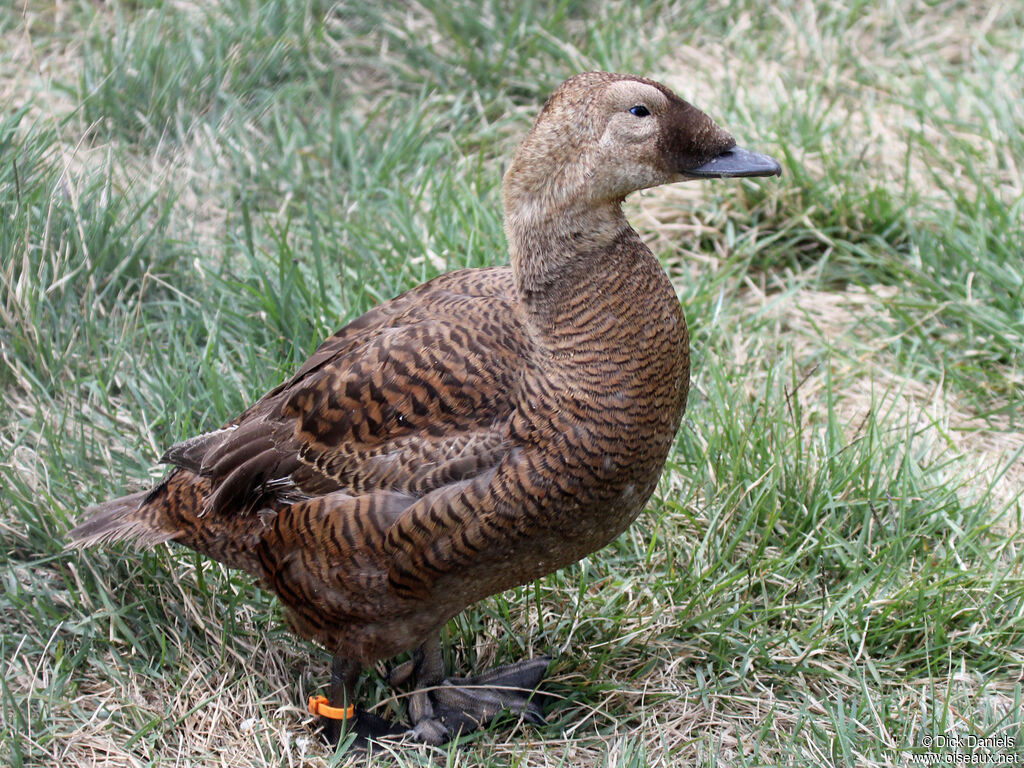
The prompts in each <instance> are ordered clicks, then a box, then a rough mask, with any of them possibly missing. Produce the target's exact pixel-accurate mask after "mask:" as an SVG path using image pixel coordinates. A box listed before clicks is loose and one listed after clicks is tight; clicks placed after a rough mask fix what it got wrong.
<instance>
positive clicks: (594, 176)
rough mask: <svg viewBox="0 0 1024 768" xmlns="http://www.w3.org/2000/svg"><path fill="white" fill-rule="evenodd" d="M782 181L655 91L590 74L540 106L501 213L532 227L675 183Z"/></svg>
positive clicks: (642, 83)
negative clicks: (537, 220) (531, 221)
mask: <svg viewBox="0 0 1024 768" xmlns="http://www.w3.org/2000/svg"><path fill="white" fill-rule="evenodd" d="M780 173H781V168H780V167H779V164H778V163H777V162H776V161H775V160H773V159H772V158H770V157H768V156H766V155H761V154H758V153H756V152H750V151H748V150H745V149H742V148H740V147H737V146H736V141H735V140H734V139H733V138H732V136H730V135H729V134H728V133H727V132H726V131H725V130H723V129H722V128H720V127H718V126H717V125H716V124H715V122H714V121H713V120H712V119H711V118H709V117H708V116H707V115H705V114H704V113H703V112H701V111H700V110H699V109H697V108H696V107H693V106H691V105H690V104H688V103H687V102H685V101H683V100H682V99H680V98H679V97H678V96H676V95H675V94H674V93H672V91H670V90H669V89H668V88H666V87H665V86H663V85H661V84H660V83H656V82H654V81H653V80H647V79H644V78H640V77H633V76H631V75H616V74H611V73H608V72H586V73H584V74H581V75H576V76H575V77H572V78H569V79H568V80H566V81H565V82H564V83H562V84H561V85H560V86H559V87H558V89H557V90H556V91H555V92H554V93H553V94H552V95H551V97H550V98H549V99H548V101H547V103H546V104H545V105H544V108H543V109H542V110H541V112H540V114H539V115H538V117H537V120H536V121H535V122H534V124H533V128H532V129H531V130H530V132H529V134H528V135H527V137H526V138H525V139H524V140H523V143H522V144H521V145H520V147H519V150H518V151H517V153H516V156H515V159H514V160H513V162H512V165H511V166H509V169H508V171H507V172H506V174H505V181H504V189H503V197H504V203H505V211H506V214H509V213H516V214H519V215H523V216H525V217H526V218H534V216H533V215H531V214H541V215H546V214H551V215H555V216H557V215H558V214H559V213H561V212H564V211H565V210H566V208H572V209H576V210H579V209H580V208H581V207H582V208H585V207H592V206H599V205H601V204H602V203H616V204H617V203H618V202H619V201H621V200H622V198H624V197H625V196H626V195H628V194H629V193H630V192H634V191H636V190H638V189H647V188H649V187H655V186H658V185H659V184H667V183H671V182H675V181H683V180H686V179H695V178H696V179H699V178H725V177H733V176H773V175H777V174H780Z"/></svg>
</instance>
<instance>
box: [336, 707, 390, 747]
mask: <svg viewBox="0 0 1024 768" xmlns="http://www.w3.org/2000/svg"><path fill="white" fill-rule="evenodd" d="M320 724H321V731H320V733H321V735H322V736H323V739H324V741H326V742H327V744H328V745H329V746H331V747H337V746H338V743H339V742H340V741H342V740H343V739H345V738H347V737H348V734H355V739H354V740H353V741H352V744H351V745H350V746H349V749H355V750H363V751H365V750H370V751H372V749H373V746H374V743H375V742H380V741H382V740H383V739H387V738H390V739H395V738H398V737H401V736H403V735H404V734H406V733H407V732H408V729H406V728H399V727H397V726H394V725H392V724H391V723H389V722H388V721H387V720H385V719H384V718H382V717H378V716H377V715H375V714H373V713H372V712H367V711H365V710H362V709H357V710H355V712H354V714H353V716H352V717H351V718H348V719H346V720H337V719H334V718H330V717H321V718H320Z"/></svg>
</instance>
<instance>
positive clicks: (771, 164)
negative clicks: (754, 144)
mask: <svg viewBox="0 0 1024 768" xmlns="http://www.w3.org/2000/svg"><path fill="white" fill-rule="evenodd" d="M683 175H684V176H689V177H691V178H694V179H730V178H733V177H736V176H781V175H782V166H780V165H779V162H778V160H776V159H775V158H774V157H768V155H762V154H759V153H758V152H751V151H750V150H749V149H743V147H733V148H732V149H727V150H725V152H723V153H722V154H720V155H718V157H715V158H712V159H711V160H709V161H708V162H706V163H704V164H703V165H698V166H697V167H696V168H687V169H686V170H685V171H683Z"/></svg>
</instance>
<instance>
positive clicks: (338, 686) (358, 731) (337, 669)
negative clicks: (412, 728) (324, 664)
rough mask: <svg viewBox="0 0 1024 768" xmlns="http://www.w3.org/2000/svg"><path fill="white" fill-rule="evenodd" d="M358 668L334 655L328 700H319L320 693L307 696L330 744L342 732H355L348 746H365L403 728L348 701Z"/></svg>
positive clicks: (401, 731) (360, 670)
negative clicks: (353, 739)
mask: <svg viewBox="0 0 1024 768" xmlns="http://www.w3.org/2000/svg"><path fill="white" fill-rule="evenodd" d="M361 672H362V666H361V665H360V664H359V663H358V662H354V661H350V660H348V659H344V658H342V657H341V656H335V657H334V659H333V661H332V663H331V690H330V696H329V697H328V700H327V701H326V702H323V701H322V699H323V697H319V700H317V697H311V698H310V702H309V708H310V711H311V712H313V713H314V714H319V715H320V716H321V717H320V720H321V724H322V727H323V730H322V733H323V737H324V740H325V741H327V743H328V744H330V745H331V746H334V745H336V744H337V743H338V741H339V739H340V738H341V736H342V733H345V732H354V733H355V735H356V739H355V742H354V743H353V745H352V746H353V747H354V748H356V749H366V748H367V747H368V746H369V743H370V741H375V740H379V739H381V738H383V737H384V736H400V735H401V734H403V733H404V732H405V731H404V730H403V729H401V728H396V727H395V726H393V725H391V723H389V722H388V721H387V720H384V719H383V718H380V717H377V715H374V714H372V713H370V712H366V711H365V710H362V709H356V708H355V706H354V704H353V703H352V702H354V701H355V699H356V690H357V688H358V685H359V675H360V674H361ZM324 704H326V705H327V706H324Z"/></svg>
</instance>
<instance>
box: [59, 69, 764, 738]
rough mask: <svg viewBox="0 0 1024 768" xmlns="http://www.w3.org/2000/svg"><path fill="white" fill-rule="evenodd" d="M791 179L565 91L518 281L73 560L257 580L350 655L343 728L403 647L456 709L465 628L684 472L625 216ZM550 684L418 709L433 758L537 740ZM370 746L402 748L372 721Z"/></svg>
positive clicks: (327, 349)
mask: <svg viewBox="0 0 1024 768" xmlns="http://www.w3.org/2000/svg"><path fill="white" fill-rule="evenodd" d="M637 107H641V108H639V109H638V108H637ZM775 173H779V166H778V164H777V163H775V161H774V160H771V158H767V157H765V156H763V155H756V154H754V153H749V152H746V151H745V150H739V149H736V148H735V142H734V141H733V139H732V138H731V137H730V136H729V134H727V133H726V132H725V131H723V130H722V129H721V128H719V127H718V126H716V125H715V124H714V123H713V122H712V121H711V120H710V118H708V117H707V116H706V115H704V114H703V113H702V112H700V111H698V110H696V109H695V108H693V107H691V106H690V105H689V104H687V103H686V102H684V101H682V100H681V99H679V98H678V97H676V96H675V95H674V94H672V93H671V91H669V90H668V89H666V88H665V87H664V86H661V85H659V84H658V83H655V82H653V81H650V80H644V79H642V78H636V77H630V76H624V75H613V74H607V73H594V72H591V73H586V74H583V75H578V76H576V77H574V78H571V79H569V80H568V81H566V82H565V83H563V84H562V85H561V86H560V87H559V88H558V89H557V90H556V91H555V93H554V94H553V95H552V96H551V98H550V99H549V100H548V101H547V103H546V104H545V106H544V108H543V109H542V110H541V113H540V115H539V116H538V118H537V120H536V122H535V123H534V125H533V128H532V129H531V131H530V133H529V134H528V135H527V137H526V139H525V140H524V141H523V143H522V145H521V146H520V148H519V150H518V152H517V153H516V157H515V159H514V161H513V162H512V164H511V166H510V167H509V169H508V171H507V172H506V174H505V178H504V185H503V203H504V208H505V231H506V235H507V239H508V245H509V254H510V259H511V266H510V267H491V268H487V269H464V270H459V271H455V272H451V273H449V274H446V275H442V276H440V277H438V278H436V279H434V280H431V281H430V282H428V283H425V284H423V285H421V286H419V287H417V288H414V289H412V290H411V291H408V292H407V293H405V294H403V295H401V296H399V297H397V298H395V299H392V300H391V301H388V302H386V303H384V304H382V305H380V306H378V307H377V308H375V309H373V310H371V311H370V312H368V313H366V314H365V315H363V316H362V317H360V318H359V319H357V320H355V321H353V322H351V323H349V324H348V325H347V326H345V327H344V328H342V329H341V330H340V331H338V332H337V333H336V334H335V335H334V336H332V337H331V338H329V339H328V340H326V341H325V342H324V343H323V344H322V345H321V346H320V347H319V348H318V349H317V350H316V351H315V352H314V353H313V355H312V356H311V357H310V358H309V360H308V361H307V362H306V363H305V364H304V365H303V366H302V367H301V368H300V369H299V370H298V371H297V372H296V374H295V375H294V376H293V377H292V378H291V379H289V380H288V381H286V382H284V383H283V384H281V385H280V386H278V387H276V388H275V389H273V390H272V391H270V392H268V393H267V394H266V395H264V396H263V397H262V398H261V399H260V400H258V401H257V402H256V403H254V404H253V405H252V406H251V407H250V408H248V409H247V410H246V411H245V412H244V413H242V414H241V415H240V416H238V417H237V418H236V419H234V420H233V421H231V422H230V423H229V424H227V425H225V426H224V427H223V428H221V429H219V430H217V431H215V432H211V433H209V434H206V435H200V436H199V437H197V438H194V439H192V440H189V441H186V442H185V443H182V444H180V445H177V446H174V447H172V448H171V449H170V450H169V451H168V452H167V453H166V454H165V456H164V458H163V460H164V461H165V462H167V463H169V464H171V465H172V469H171V471H170V472H169V473H168V475H167V476H166V477H165V478H164V480H163V481H162V482H161V483H160V484H159V485H157V487H156V488H155V489H153V490H152V491H150V492H148V493H144V494H135V495H133V496H128V497H125V498H123V499H115V500H114V501H110V502H106V503H105V504H100V505H98V506H96V507H92V508H90V509H89V510H86V514H85V518H84V521H83V522H81V523H80V524H79V525H78V527H76V528H75V529H74V530H73V531H71V533H70V536H71V539H72V541H73V543H74V544H75V545H77V546H85V545H88V544H92V543H96V542H103V541H112V540H119V539H134V540H135V541H136V542H137V543H138V544H140V545H152V544H155V543H158V542H162V541H175V542H177V543H179V544H183V545H185V546H188V547H191V548H193V549H195V550H198V551H199V552H202V553H205V554H207V555H209V556H210V557H212V558H215V559H217V560H220V561H222V562H224V563H226V564H228V565H230V566H233V567H236V568H240V569H243V570H245V571H247V572H248V573H250V574H252V575H253V576H255V577H257V578H258V579H260V580H261V581H262V582H263V583H264V584H266V585H267V586H268V587H269V588H270V589H272V590H273V591H274V592H275V593H276V594H277V595H278V596H279V598H280V600H281V602H282V603H283V604H284V607H285V610H286V613H287V615H288V617H289V621H290V623H291V625H292V627H293V628H294V629H295V631H296V632H297V633H298V634H299V635H301V636H303V637H306V638H309V639H312V640H315V641H317V642H319V643H321V644H323V645H324V646H325V647H327V648H328V649H329V650H330V651H331V652H332V653H333V654H334V656H335V664H334V673H333V676H332V687H331V696H330V703H331V704H332V705H333V706H336V707H341V708H344V707H345V706H346V705H348V704H350V703H351V702H352V701H353V700H354V697H355V685H356V681H357V680H358V675H359V671H360V669H361V668H362V667H363V666H366V665H370V664H373V663H374V662H375V661H377V660H378V659H383V658H389V657H392V656H395V655H396V654H399V653H401V652H403V651H408V650H414V651H415V653H414V660H413V661H414V663H413V665H412V672H411V674H414V675H415V682H416V684H417V686H418V688H420V689H425V688H427V687H430V686H436V685H437V684H438V683H441V682H442V678H443V676H444V674H443V669H442V668H441V664H440V649H439V646H438V643H437V634H438V631H439V630H440V628H441V627H442V626H443V625H444V623H445V622H447V621H448V619H450V618H451V617H452V616H454V615H455V614H457V613H458V612H459V611H461V610H462V609H463V608H465V607H466V606H468V605H471V604H473V603H474V602H477V601H478V600H481V599H483V598H485V597H487V596H488V595H491V594H494V593H496V592H499V591H501V590H504V589H507V588H509V587H511V586H514V585H517V584H523V583H525V582H528V581H530V580H532V579H535V578H537V577H539V576H542V575H544V574H546V573H550V572H551V571H554V570H556V569H558V568H560V567H562V566H565V565H567V564H569V563H572V562H575V561H576V560H578V559H579V558H581V557H583V556H584V555H586V554H588V553H590V552H593V551H594V550H596V549H599V548H600V547H603V546H604V545H605V544H607V543H608V542H609V541H611V540H612V539H614V538H615V537H616V536H618V535H619V534H620V533H621V532H622V531H623V530H624V529H625V528H626V527H627V526H628V525H629V523H630V522H631V521H632V520H633V519H634V518H635V517H636V516H637V515H638V514H639V512H640V511H641V510H642V508H643V506H644V504H645V503H646V502H647V500H648V498H649V497H650V496H651V494H652V492H653V490H654V487H655V484H656V483H657V481H658V476H659V474H660V472H661V469H662V466H663V465H664V463H665V459H666V456H667V455H668V452H669V449H670V447H671V444H672V441H673V439H674V436H675V432H676V430H677V428H678V426H679V423H680V419H681V418H682V414H683V410H684V408H685V404H686V396H687V390H688V386H689V348H688V336H687V332H686V325H685V322H684V319H683V314H682V311H681V309H680V305H679V301H678V299H677V298H676V295H675V293H674V291H673V289H672V286H671V284H670V283H669V281H668V278H667V277H666V275H665V273H664V272H663V271H662V269H661V267H660V265H659V263H658V261H657V259H655V257H654V256H653V255H652V254H651V252H650V251H649V250H648V248H647V247H646V246H645V245H644V243H643V242H642V241H641V239H640V237H639V236H638V235H637V233H636V232H635V231H633V229H632V228H631V227H630V226H629V223H628V222H627V221H626V219H625V217H624V215H623V213H622V210H621V207H620V204H621V202H622V199H623V198H624V197H625V195H627V194H628V193H630V192H632V191H634V190H637V189H643V188H646V187H651V186H655V185H658V184H664V183H668V182H673V181H681V180H683V179H686V178H694V177H706V176H764V175H771V174H775ZM545 666H546V661H545V660H543V659H541V660H534V661H526V662H521V663H520V664H517V665H512V666H510V667H504V668H500V669H498V670H494V671H492V672H490V673H487V674H485V675H481V676H478V677H476V678H471V679H470V680H468V681H467V680H462V681H460V680H448V681H444V682H446V685H444V686H441V687H439V688H436V690H433V691H429V692H428V691H426V690H419V691H418V692H417V693H415V694H414V695H413V697H412V699H411V703H410V707H409V710H410V717H411V719H412V721H413V725H414V726H415V727H414V729H413V731H412V733H413V735H414V736H415V737H416V738H419V739H421V740H424V741H428V742H434V743H437V742H440V741H442V740H444V739H447V738H449V737H451V736H452V735H454V734H455V733H456V732H457V731H458V730H459V729H468V728H471V727H474V726H476V725H479V724H480V723H482V722H486V721H487V720H488V719H489V718H490V717H492V716H493V715H494V714H495V713H496V711H497V710H498V709H500V708H501V707H506V708H511V709H513V710H516V711H519V712H521V713H522V714H523V715H524V716H526V717H527V718H528V719H532V720H541V712H540V709H539V707H538V706H537V704H536V703H535V702H532V701H530V700H529V698H528V694H529V692H530V691H532V689H533V688H534V687H535V686H536V685H537V684H538V683H539V680H540V677H541V675H542V673H543V671H544V668H545ZM470 683H472V685H471V684H470ZM474 686H477V687H479V686H482V687H483V689H484V690H483V691H479V690H478V691H477V692H475V693H474ZM508 686H512V687H518V688H524V689H525V692H519V693H517V692H514V691H512V692H510V691H508V690H505V688H507V687H508ZM350 726H351V727H354V728H355V729H356V731H357V733H358V734H359V735H360V737H361V738H367V737H374V736H380V735H382V734H385V733H389V732H392V731H393V729H391V728H389V727H388V726H387V724H385V723H383V722H382V721H380V720H379V719H375V718H373V717H371V716H368V715H367V714H366V713H363V712H360V713H357V715H356V717H355V722H354V723H350ZM337 730H338V727H337V724H336V723H334V724H332V725H331V726H330V727H329V728H328V731H329V735H330V736H332V737H334V738H337Z"/></svg>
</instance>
